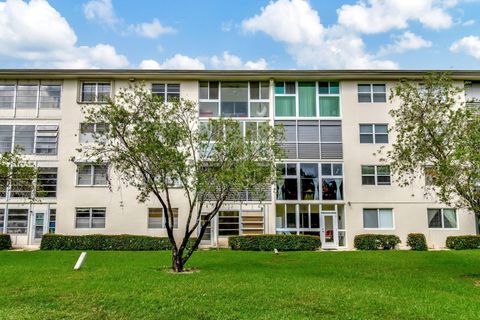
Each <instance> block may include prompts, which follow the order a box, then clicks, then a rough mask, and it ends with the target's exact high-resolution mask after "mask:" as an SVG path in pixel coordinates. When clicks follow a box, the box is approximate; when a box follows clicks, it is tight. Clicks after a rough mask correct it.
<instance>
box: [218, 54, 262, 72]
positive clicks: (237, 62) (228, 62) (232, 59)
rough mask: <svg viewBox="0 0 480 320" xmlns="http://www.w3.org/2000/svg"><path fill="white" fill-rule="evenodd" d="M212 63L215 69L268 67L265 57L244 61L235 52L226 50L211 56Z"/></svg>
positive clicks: (257, 68)
mask: <svg viewBox="0 0 480 320" xmlns="http://www.w3.org/2000/svg"><path fill="white" fill-rule="evenodd" d="M210 64H211V66H212V67H213V68H214V69H237V70H240V69H251V70H255V69H256V70H264V69H267V65H268V64H267V61H266V60H265V59H263V58H261V59H258V60H256V61H247V62H245V63H244V62H243V61H242V59H241V58H240V57H238V56H236V55H234V54H231V53H229V52H228V51H224V52H223V54H222V56H220V57H218V56H217V55H214V56H212V57H211V58H210Z"/></svg>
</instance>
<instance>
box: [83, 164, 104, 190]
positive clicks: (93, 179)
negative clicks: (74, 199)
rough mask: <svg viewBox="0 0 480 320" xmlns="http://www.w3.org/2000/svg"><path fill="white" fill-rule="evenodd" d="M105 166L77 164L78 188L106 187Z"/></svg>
mask: <svg viewBox="0 0 480 320" xmlns="http://www.w3.org/2000/svg"><path fill="white" fill-rule="evenodd" d="M107 173H108V165H107V164H103V163H102V164H89V163H79V164H77V185H78V186H106V185H108V177H107Z"/></svg>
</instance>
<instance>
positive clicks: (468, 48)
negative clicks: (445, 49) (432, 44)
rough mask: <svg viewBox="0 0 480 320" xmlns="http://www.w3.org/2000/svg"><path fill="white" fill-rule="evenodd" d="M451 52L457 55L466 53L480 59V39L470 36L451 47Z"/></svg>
mask: <svg viewBox="0 0 480 320" xmlns="http://www.w3.org/2000/svg"><path fill="white" fill-rule="evenodd" d="M450 51H452V52H455V53H459V52H464V53H466V54H468V55H471V56H472V57H474V58H476V59H480V37H477V36H468V37H464V38H462V39H460V40H457V41H455V42H454V43H453V44H452V45H451V46H450Z"/></svg>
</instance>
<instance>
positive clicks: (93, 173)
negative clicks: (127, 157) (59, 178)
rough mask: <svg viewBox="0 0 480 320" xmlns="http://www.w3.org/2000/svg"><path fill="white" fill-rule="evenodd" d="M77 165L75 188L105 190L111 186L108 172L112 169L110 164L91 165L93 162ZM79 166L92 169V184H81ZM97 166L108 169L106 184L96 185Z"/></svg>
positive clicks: (78, 163)
mask: <svg viewBox="0 0 480 320" xmlns="http://www.w3.org/2000/svg"><path fill="white" fill-rule="evenodd" d="M75 164H76V170H75V173H76V177H75V178H76V179H75V187H99V188H105V187H108V186H109V183H108V171H109V169H110V166H109V165H108V163H105V162H102V163H91V162H77V163H75ZM79 166H86V167H90V173H89V175H90V184H79V177H80V176H79ZM95 166H105V167H106V179H105V180H106V184H95Z"/></svg>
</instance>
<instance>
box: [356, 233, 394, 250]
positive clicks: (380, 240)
mask: <svg viewBox="0 0 480 320" xmlns="http://www.w3.org/2000/svg"><path fill="white" fill-rule="evenodd" d="M400 242H401V241H400V238H399V237H398V236H396V235H391V234H359V235H356V236H355V238H354V239H353V245H354V247H355V248H356V249H357V250H391V249H395V247H396V245H397V244H399V243H400Z"/></svg>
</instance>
